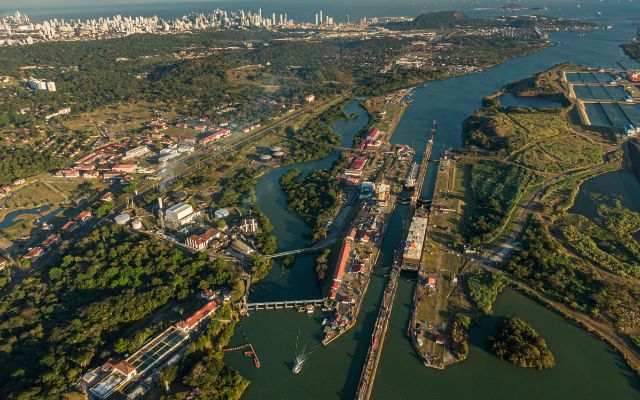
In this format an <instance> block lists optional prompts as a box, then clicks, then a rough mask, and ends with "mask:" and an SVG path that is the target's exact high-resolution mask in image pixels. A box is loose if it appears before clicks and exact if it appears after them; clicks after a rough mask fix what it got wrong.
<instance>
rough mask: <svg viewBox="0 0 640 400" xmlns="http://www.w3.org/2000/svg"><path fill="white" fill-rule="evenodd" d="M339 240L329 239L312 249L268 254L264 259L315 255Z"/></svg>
mask: <svg viewBox="0 0 640 400" xmlns="http://www.w3.org/2000/svg"><path fill="white" fill-rule="evenodd" d="M339 240H340V239H339V238H334V239H329V240H325V241H323V242H322V243H318V244H316V245H315V246H312V247H307V248H304V249H295V250H287V251H283V252H280V253H276V254H268V255H265V256H264V257H265V258H280V257H286V256H291V255H295V254H304V253H315V252H318V251H321V250H324V249H326V248H327V247H331V246H333V245H334V244H336V243H337V242H338V241H339Z"/></svg>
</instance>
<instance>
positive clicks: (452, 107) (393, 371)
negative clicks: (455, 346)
mask: <svg viewBox="0 0 640 400" xmlns="http://www.w3.org/2000/svg"><path fill="white" fill-rule="evenodd" d="M567 7H568V6H567ZM573 7H575V3H573ZM614 8H615V7H614ZM573 9H574V10H575V8H573ZM623 9H624V7H619V8H615V10H614V11H613V12H614V13H618V14H619V15H622V17H620V18H610V19H607V20H605V19H602V22H606V23H612V24H614V25H615V28H614V29H611V30H598V31H594V32H588V33H587V34H586V35H584V36H579V35H577V34H576V33H571V32H561V33H557V34H554V35H552V40H553V41H555V42H557V43H558V44H557V45H556V46H555V47H552V48H549V49H546V50H544V51H542V52H540V53H537V54H534V55H531V56H527V57H523V58H519V59H515V60H511V61H508V62H506V63H504V64H502V65H500V66H497V67H495V68H491V69H489V70H487V71H484V72H482V73H478V74H472V75H466V76H463V77H459V78H453V79H447V80H443V81H438V82H429V83H428V84H427V87H426V88H421V89H417V90H416V91H415V94H414V102H413V104H412V105H411V106H410V107H409V108H408V109H407V111H406V113H405V115H404V117H403V118H402V120H401V122H400V124H399V125H398V127H397V130H396V133H395V134H394V136H393V139H392V142H393V143H398V144H408V145H410V146H412V147H414V148H416V149H418V150H419V152H421V151H422V150H423V149H424V147H425V143H426V141H427V139H428V134H429V129H430V127H431V121H432V120H434V119H436V120H437V121H438V125H439V129H438V135H437V137H436V143H435V145H434V150H433V155H432V158H437V157H438V155H439V154H440V150H442V149H444V148H460V147H461V145H462V143H461V135H460V134H461V124H462V121H463V120H464V119H465V118H466V117H467V116H469V115H470V114H472V113H473V112H474V110H476V109H477V108H478V107H480V105H481V99H482V97H484V96H486V95H488V94H490V93H492V92H494V91H496V90H498V89H499V88H500V87H502V86H503V85H505V84H506V83H509V82H513V81H516V80H520V79H523V78H526V77H528V76H530V75H532V74H533V73H535V72H538V71H540V70H543V69H546V68H549V67H551V66H553V65H555V64H558V63H562V62H566V61H570V62H573V63H575V64H581V65H587V66H593V67H602V66H605V67H616V61H617V60H621V59H625V56H624V55H623V53H622V51H621V49H620V47H619V45H620V44H621V43H622V42H625V41H627V40H628V39H629V38H631V37H633V35H634V34H635V29H634V27H633V26H632V25H631V23H630V22H629V21H628V20H627V19H626V16H625V13H629V12H630V11H629V10H627V11H624V10H623ZM629 9H632V8H631V7H629ZM583 10H584V8H583ZM592 16H593V15H592ZM419 158H420V157H418V161H419ZM327 163H328V164H330V162H329V160H326V159H325V160H320V161H315V162H313V163H309V164H311V166H309V164H305V166H304V167H305V169H307V168H324V166H325V165H327ZM282 173H284V171H283V170H278V171H275V172H272V173H271V174H269V175H267V176H265V178H263V180H261V181H260V183H259V184H258V186H257V187H256V189H257V192H258V202H259V203H260V205H261V206H262V207H263V209H264V210H265V212H266V213H267V215H268V216H269V217H270V218H271V220H272V222H273V224H274V226H276V225H277V226H278V227H277V229H276V230H275V233H276V235H277V236H278V238H279V239H281V240H280V247H281V248H294V247H297V246H298V245H299V244H304V243H306V240H307V239H306V238H305V233H307V232H308V229H307V228H306V227H304V224H301V223H300V220H299V219H296V218H297V217H296V216H295V215H294V216H292V215H290V214H288V213H287V212H286V211H285V210H284V205H283V199H282V197H281V194H280V193H279V192H278V190H277V187H278V186H277V183H278V179H279V176H281V174H282ZM434 178H435V170H434V169H433V168H429V170H428V174H427V178H426V181H425V185H424V188H423V193H422V196H423V197H427V198H428V197H429V196H431V193H432V192H433V181H434ZM623 185H627V183H624V182H623ZM629 188H630V189H629V190H635V189H632V187H629ZM405 213H406V208H405V207H403V206H400V207H399V208H397V209H396V213H395V214H394V216H393V218H392V222H391V226H390V230H389V232H388V234H387V236H386V238H385V240H384V243H383V249H382V253H381V258H380V262H379V264H378V266H377V267H376V268H375V271H374V274H373V277H372V279H371V283H370V286H369V291H368V293H367V295H366V297H365V299H364V303H363V306H362V311H361V313H360V316H359V319H358V324H357V325H356V327H355V328H354V329H353V330H351V331H349V332H348V333H347V334H345V335H344V336H343V337H341V338H340V339H338V340H337V341H336V342H334V343H332V344H331V345H330V346H329V347H322V348H319V349H318V350H317V351H316V352H315V353H314V355H313V356H312V357H311V359H310V361H309V362H308V364H307V365H305V368H304V369H303V371H302V372H301V374H299V375H295V376H294V375H293V374H291V372H290V368H291V362H292V361H293V357H294V350H295V337H296V334H297V331H298V329H300V328H301V329H302V330H303V332H304V336H306V339H308V340H309V342H310V343H311V346H313V345H316V344H317V343H318V340H319V335H320V330H321V327H320V325H319V323H318V322H319V321H320V320H321V319H322V317H321V316H320V315H319V314H318V316H315V317H312V318H310V317H308V316H306V315H304V314H297V313H294V312H286V311H282V312H255V313H254V315H252V316H251V317H249V318H245V319H243V326H242V327H241V328H240V329H239V331H245V332H246V333H247V335H248V337H249V340H250V341H252V342H253V343H254V344H256V345H257V347H256V350H257V352H258V354H259V355H260V357H261V359H262V360H263V367H262V368H261V369H260V370H257V369H255V368H254V367H253V365H252V363H251V362H250V361H249V360H248V359H246V358H244V357H243V356H242V355H241V354H229V355H228V356H227V357H226V359H225V360H226V361H227V362H228V364H229V365H230V366H231V367H233V368H237V369H238V370H239V371H240V372H241V373H242V374H243V375H244V376H246V377H248V378H249V379H250V380H251V381H252V385H251V386H250V387H249V389H248V391H247V393H246V395H245V398H246V399H300V398H305V399H352V398H353V396H354V393H355V388H356V386H357V383H358V379H359V376H360V372H361V368H362V364H363V361H364V357H365V354H366V351H367V349H368V346H369V343H370V338H371V332H372V328H373V323H374V321H375V318H376V314H377V309H378V305H379V302H380V299H381V294H382V290H383V287H384V284H385V283H386V280H387V277H386V274H387V273H388V270H387V269H386V268H387V267H388V266H389V264H390V262H391V258H392V257H393V251H394V250H395V249H396V248H397V246H398V243H399V242H400V240H402V238H401V237H400V234H401V232H400V230H401V224H402V221H403V219H404V218H405ZM307 263H308V260H307V261H305V260H302V259H299V260H297V262H296V266H295V267H294V268H293V269H292V270H290V271H286V272H281V269H280V268H278V267H277V266H276V267H275V268H274V270H273V271H272V272H271V274H270V275H269V277H268V278H267V280H266V281H265V282H264V283H261V284H258V285H256V292H255V293H254V295H253V296H256V297H257V296H259V295H262V292H261V290H262V289H261V286H263V285H264V286H265V287H267V288H269V290H268V291H267V292H268V294H269V295H270V296H274V297H276V295H277V298H291V297H295V296H297V295H302V294H306V295H305V296H301V297H315V295H317V294H318V293H319V290H318V288H317V287H316V285H315V281H314V280H313V274H312V272H311V268H312V266H311V264H307ZM294 274H295V278H294ZM412 292H413V284H412V283H409V282H405V281H401V282H400V285H399V291H398V297H397V299H396V304H395V306H394V312H393V317H392V321H391V322H392V325H391V327H390V330H389V333H388V335H387V339H386V340H387V342H386V344H385V351H384V353H383V356H382V360H381V363H380V366H379V370H378V376H379V377H382V378H381V379H379V380H377V381H376V386H375V389H374V392H375V393H374V395H373V398H374V399H391V398H398V399H409V398H425V397H428V398H434V399H441V398H452V399H458V398H476V399H481V400H482V399H494V398H496V399H507V398H513V396H514V394H517V396H518V397H522V398H524V399H533V398H536V399H538V398H549V399H556V398H558V399H565V398H585V399H587V398H601V397H604V396H608V398H613V399H631V398H637V397H638V396H637V393H638V384H639V382H638V379H637V378H635V377H634V376H633V375H631V373H630V372H629V370H628V369H627V368H626V366H625V364H624V362H623V360H622V359H621V358H620V357H619V356H618V355H617V354H615V353H614V352H613V350H612V349H611V348H610V347H609V346H607V345H606V344H604V343H603V342H601V341H599V340H597V339H595V338H593V337H591V336H590V335H589V334H588V333H586V332H585V331H583V330H581V329H578V328H575V327H573V326H572V325H570V324H569V323H568V322H566V321H564V320H563V319H562V318H560V317H559V316H557V315H556V314H554V313H553V312H552V311H550V310H547V309H545V308H543V307H541V306H538V305H536V304H535V303H533V302H531V301H530V300H528V299H527V298H525V297H523V296H522V295H519V294H517V293H513V292H507V293H506V294H505V295H503V296H501V297H500V299H499V301H498V303H497V304H496V312H497V314H498V315H506V314H509V313H518V314H520V315H522V316H524V317H525V318H526V319H528V320H530V322H532V323H533V325H534V326H535V327H536V328H537V329H538V330H539V331H540V332H541V333H542V334H543V335H544V336H545V337H546V338H547V340H548V341H549V344H550V346H551V348H552V350H553V351H554V352H555V353H556V355H557V357H558V360H559V365H558V367H557V368H556V369H553V370H550V371H544V372H540V371H529V370H521V369H518V368H515V367H512V366H510V365H509V364H506V363H504V362H498V360H496V359H495V358H492V356H489V355H488V354H487V353H486V351H485V350H484V349H483V345H482V342H483V339H482V338H483V337H486V334H487V333H488V332H489V331H490V330H491V329H492V328H493V327H494V326H495V321H493V320H491V319H488V320H486V321H485V323H483V325H482V326H481V327H480V328H477V329H474V331H473V342H472V348H471V352H472V353H471V355H470V358H469V360H468V361H466V362H465V363H462V364H460V365H456V366H453V367H452V368H450V369H448V370H446V371H436V370H432V369H426V368H425V367H424V366H423V365H422V364H421V363H420V362H419V361H418V359H417V357H416V356H415V354H414V352H413V351H412V350H411V348H410V345H409V342H408V340H407V339H406V328H407V321H408V319H409V310H410V299H411V294H412ZM265 297H266V296H265ZM252 298H253V297H252ZM234 340H235V341H236V342H241V341H242V336H241V334H240V333H238V335H236V337H235V338H234ZM301 340H303V339H301Z"/></svg>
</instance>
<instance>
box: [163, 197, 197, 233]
mask: <svg viewBox="0 0 640 400" xmlns="http://www.w3.org/2000/svg"><path fill="white" fill-rule="evenodd" d="M195 216H196V215H195V212H194V210H193V207H192V206H191V204H186V203H178V204H176V205H175V206H173V207H171V208H170V209H168V210H167V211H166V212H165V221H166V223H167V225H170V226H172V227H173V228H180V227H181V226H185V225H188V224H190V223H191V222H193V219H194V218H195Z"/></svg>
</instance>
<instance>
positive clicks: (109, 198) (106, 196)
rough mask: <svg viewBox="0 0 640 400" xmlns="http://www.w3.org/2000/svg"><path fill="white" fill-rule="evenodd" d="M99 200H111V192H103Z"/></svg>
mask: <svg viewBox="0 0 640 400" xmlns="http://www.w3.org/2000/svg"><path fill="white" fill-rule="evenodd" d="M100 201H104V202H105V203H108V202H110V201H113V193H111V192H107V193H105V194H103V195H102V197H100Z"/></svg>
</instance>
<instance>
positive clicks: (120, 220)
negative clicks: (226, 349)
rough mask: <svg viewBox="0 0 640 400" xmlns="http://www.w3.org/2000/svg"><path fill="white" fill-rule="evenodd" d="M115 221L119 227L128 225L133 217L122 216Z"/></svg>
mask: <svg viewBox="0 0 640 400" xmlns="http://www.w3.org/2000/svg"><path fill="white" fill-rule="evenodd" d="M115 220H116V224H118V225H126V224H128V223H129V221H131V217H130V216H129V215H128V214H120V215H118V216H116V218H115Z"/></svg>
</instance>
